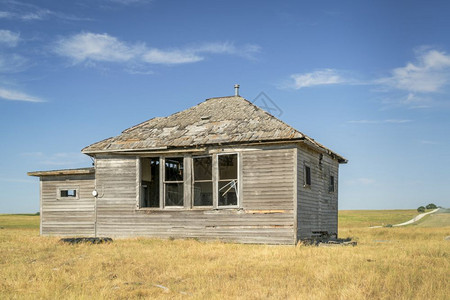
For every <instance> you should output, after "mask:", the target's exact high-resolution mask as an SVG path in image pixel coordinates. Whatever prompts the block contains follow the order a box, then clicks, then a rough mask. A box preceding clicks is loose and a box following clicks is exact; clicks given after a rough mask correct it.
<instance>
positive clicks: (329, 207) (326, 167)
mask: <svg viewBox="0 0 450 300" xmlns="http://www.w3.org/2000/svg"><path fill="white" fill-rule="evenodd" d="M320 157H321V155H320V153H318V152H316V151H314V150H312V149H310V148H308V147H306V146H304V145H299V146H298V152H297V174H298V176H297V237H298V239H302V238H309V237H311V236H312V235H313V232H319V231H326V232H328V233H329V234H337V225H338V224H337V222H338V172H339V163H338V161H337V160H335V159H332V158H331V156H329V155H327V154H323V156H322V160H321V161H320ZM305 164H306V165H307V166H309V167H310V169H311V186H305ZM330 176H334V181H335V182H334V192H329V180H330Z"/></svg>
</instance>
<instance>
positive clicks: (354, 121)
mask: <svg viewBox="0 0 450 300" xmlns="http://www.w3.org/2000/svg"><path fill="white" fill-rule="evenodd" d="M409 122H412V120H406V119H386V120H352V121H348V123H353V124H404V123H409Z"/></svg>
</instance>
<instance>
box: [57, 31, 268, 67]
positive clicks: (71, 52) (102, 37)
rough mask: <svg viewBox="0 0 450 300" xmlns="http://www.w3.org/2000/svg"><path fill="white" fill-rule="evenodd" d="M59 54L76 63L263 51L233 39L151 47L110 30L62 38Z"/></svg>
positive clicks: (177, 60)
mask: <svg viewBox="0 0 450 300" xmlns="http://www.w3.org/2000/svg"><path fill="white" fill-rule="evenodd" d="M54 51H55V53H57V54H58V55H61V56H64V57H68V58H70V59H71V60H72V62H73V63H74V64H79V63H82V62H117V63H124V62H133V63H135V64H166V65H177V64H187V63H195V62H199V61H202V60H204V59H205V58H206V57H207V56H208V55H211V54H227V55H236V56H242V57H246V58H252V57H253V56H254V55H255V54H256V53H257V52H259V51H260V49H259V47H258V46H257V45H244V46H242V47H238V46H235V45H234V44H232V43H205V44H200V45H197V46H189V47H184V48H172V49H159V48H148V47H147V46H146V45H145V44H144V43H135V44H131V43H126V42H123V41H121V40H119V39H118V38H116V37H114V36H111V35H109V34H106V33H103V34H98V33H91V32H85V33H79V34H76V35H73V36H70V37H67V38H62V39H60V40H59V41H58V42H57V43H56V46H55V48H54Z"/></svg>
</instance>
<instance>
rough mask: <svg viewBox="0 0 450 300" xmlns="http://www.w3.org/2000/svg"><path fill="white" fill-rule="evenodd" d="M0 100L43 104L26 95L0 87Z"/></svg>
mask: <svg viewBox="0 0 450 300" xmlns="http://www.w3.org/2000/svg"><path fill="white" fill-rule="evenodd" d="M0 99H4V100H10V101H26V102H44V100H42V99H40V98H38V97H35V96H31V95H28V94H26V93H23V92H20V91H15V90H10V89H5V88H2V87H0Z"/></svg>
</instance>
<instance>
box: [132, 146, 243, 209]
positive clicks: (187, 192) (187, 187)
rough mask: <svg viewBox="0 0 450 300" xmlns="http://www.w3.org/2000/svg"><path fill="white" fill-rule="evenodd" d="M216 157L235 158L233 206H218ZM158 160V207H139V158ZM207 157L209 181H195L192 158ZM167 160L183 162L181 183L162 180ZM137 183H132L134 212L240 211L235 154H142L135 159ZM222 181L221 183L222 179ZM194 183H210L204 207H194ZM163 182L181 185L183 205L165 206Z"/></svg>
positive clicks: (238, 165) (239, 184)
mask: <svg viewBox="0 0 450 300" xmlns="http://www.w3.org/2000/svg"><path fill="white" fill-rule="evenodd" d="M220 155H236V158H237V174H236V175H237V179H235V180H236V189H237V192H236V198H237V203H236V205H219V193H218V189H219V182H220V180H219V156H220ZM157 157H158V158H159V168H160V169H159V172H160V173H159V176H160V180H159V206H158V207H142V206H141V205H142V200H141V199H142V159H143V158H157ZM200 157H211V158H212V180H211V181H208V180H199V181H195V178H194V176H195V175H194V158H200ZM168 158H182V159H183V181H166V168H165V165H166V159H168ZM136 166H137V170H136V172H137V176H138V177H137V180H136V189H137V196H136V210H142V211H145V210H196V209H197V210H218V209H237V208H241V198H242V197H241V193H242V182H241V176H242V174H241V172H242V170H241V155H240V153H239V152H235V151H233V152H223V153H217V152H212V153H211V152H210V153H205V154H200V155H195V156H192V155H190V154H178V155H176V154H175V153H174V155H171V154H162V153H159V154H154V155H151V154H146V155H143V156H137V162H136ZM223 181H224V180H223ZM195 182H212V192H213V204H212V205H208V206H203V205H202V206H200V205H198V206H196V205H194V196H195V195H194V185H195ZM167 183H179V184H183V205H177V206H167V205H166V184H167Z"/></svg>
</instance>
